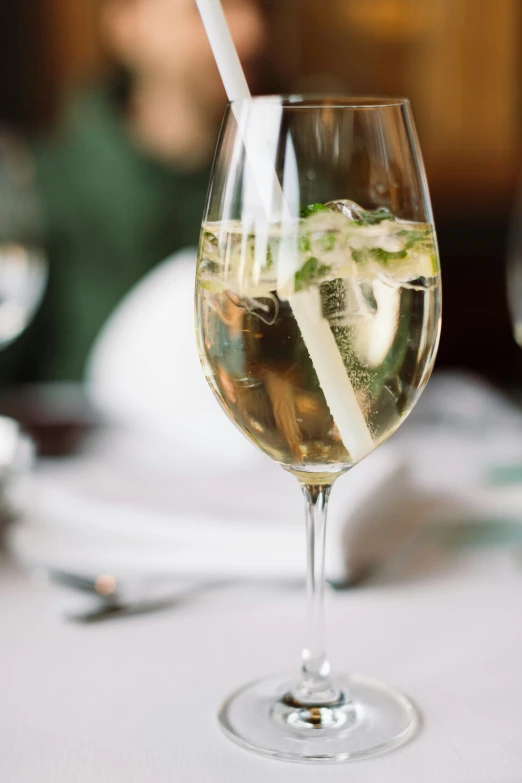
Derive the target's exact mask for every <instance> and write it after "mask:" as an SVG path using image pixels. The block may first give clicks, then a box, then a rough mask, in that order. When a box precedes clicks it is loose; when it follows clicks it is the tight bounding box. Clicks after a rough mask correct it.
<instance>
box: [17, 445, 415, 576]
mask: <svg viewBox="0 0 522 783" xmlns="http://www.w3.org/2000/svg"><path fill="white" fill-rule="evenodd" d="M254 453H255V452H254ZM412 500H413V497H412V492H411V486H410V484H409V481H408V471H407V469H406V468H405V466H404V465H403V464H401V462H400V460H398V458H397V454H396V453H395V451H394V450H393V449H383V450H382V451H381V452H380V453H376V454H375V455H372V457H370V458H368V460H367V461H366V463H365V464H363V465H361V466H360V467H358V468H356V469H354V471H353V473H351V474H350V475H348V476H344V477H342V478H341V479H339V481H338V483H337V485H336V486H335V488H334V490H333V492H332V499H331V508H330V518H329V533H328V539H327V540H328V550H327V562H328V576H329V578H330V579H332V580H335V581H339V582H345V581H350V580H354V579H356V578H357V577H358V576H359V575H360V574H362V573H363V572H364V571H366V570H367V569H369V568H371V567H372V565H373V564H374V563H375V562H379V561H381V560H382V558H383V557H385V556H386V555H387V554H389V553H390V552H391V551H393V549H394V548H395V547H396V546H398V545H399V544H400V543H401V541H402V540H404V538H405V536H407V535H408V534H409V533H410V531H411V528H412V526H413V525H415V523H416V521H417V520H416V518H415V515H414V513H412V512H413V505H412ZM361 533H363V534H361ZM10 546H11V549H12V551H14V552H15V553H16V554H17V556H18V557H19V559H20V560H22V561H23V562H24V563H25V564H27V565H31V566H41V567H55V568H62V569H64V570H74V571H81V572H86V573H99V572H110V573H118V574H119V575H123V574H125V575H128V574H138V575H147V574H153V573H158V572H162V573H163V572H165V573H169V574H172V575H177V576H180V577H198V578H199V577H205V578H207V577H212V578H214V577H224V578H228V577H255V578H265V577H266V578H275V577H278V578H279V577H280V578H289V579H293V578H300V577H302V576H303V575H304V567H305V532H304V507H303V501H302V498H301V495H300V492H299V488H298V484H297V481H296V480H295V479H294V478H293V477H291V476H290V475H289V474H286V473H285V472H284V471H283V470H281V468H279V467H277V466H276V465H274V464H272V463H271V462H270V461H269V460H268V459H263V457H262V456H260V457H259V459H252V460H251V461H250V464H249V466H248V467H245V466H243V469H242V470H235V471H223V470H221V471H220V470H219V469H214V470H213V471H209V472H208V473H204V474H202V473H201V472H199V473H193V472H187V470H186V468H184V467H183V465H182V464H181V463H178V464H177V463H176V459H175V458H173V457H172V455H171V454H168V453H166V452H160V451H159V449H158V448H156V449H154V450H151V451H150V452H147V453H145V452H144V447H143V441H142V440H141V439H136V438H135V437H134V436H130V435H129V434H126V435H124V434H119V435H118V434H116V433H112V434H111V436H110V437H109V436H106V437H104V438H102V439H101V440H99V441H98V442H97V443H96V444H93V445H92V446H91V453H90V454H87V455H84V456H82V457H80V458H77V459H75V460H68V461H63V462H51V461H49V462H44V463H42V464H41V465H40V467H39V469H38V471H37V473H36V475H35V481H34V510H33V512H32V513H30V514H28V515H27V516H26V518H25V519H24V520H23V521H21V522H20V523H19V524H18V525H17V526H15V527H13V528H12V530H11V532H10Z"/></svg>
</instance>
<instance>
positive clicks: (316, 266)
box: [294, 256, 332, 291]
mask: <svg viewBox="0 0 522 783" xmlns="http://www.w3.org/2000/svg"><path fill="white" fill-rule="evenodd" d="M331 269H332V267H330V266H328V265H327V264H321V262H320V261H319V259H318V258H315V257H314V256H310V258H308V259H307V260H306V261H305V263H304V264H303V266H302V267H301V269H299V271H298V272H296V273H295V282H294V285H295V290H296V291H301V290H302V289H303V288H305V286H307V285H309V284H310V283H313V282H314V281H315V280H317V279H319V278H321V277H324V275H327V274H328V273H329V272H330V271H331Z"/></svg>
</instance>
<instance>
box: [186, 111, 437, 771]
mask: <svg viewBox="0 0 522 783" xmlns="http://www.w3.org/2000/svg"><path fill="white" fill-rule="evenodd" d="M274 172H275V176H274ZM440 309H441V288H440V271H439V261H438V252H437V244H436V238H435V233H434V226H433V218H432V212H431V206H430V200H429V194H428V190H427V184H426V178H425V174H424V169H423V164H422V160H421V154H420V150H419V144H418V140H417V135H416V132H415V128H414V123H413V119H412V114H411V110H410V105H409V102H408V101H407V100H405V99H397V100H396V99H390V100H388V99H374V98H369V99H359V98H357V99H352V98H349V99H344V98H338V97H336V98H324V97H320V98H305V97H289V98H282V97H278V96H275V97H273V96H271V97H260V98H254V99H251V100H242V101H238V102H234V103H232V104H230V105H229V107H228V109H227V112H226V115H225V119H224V123H223V126H222V131H221V135H220V140H219V143H218V149H217V153H216V158H215V161H214V167H213V173H212V177H211V183H210V189H209V195H208V199H207V205H206V209H205V214H204V218H203V227H202V232H201V240H200V247H199V257H198V266H197V280H196V322H197V334H198V348H199V352H200V356H201V361H202V364H203V368H204V371H205V374H206V377H207V380H208V382H209V384H210V386H211V388H212V390H213V391H214V393H215V395H216V397H217V399H218V400H219V402H220V403H221V406H222V407H223V409H224V411H225V412H226V414H227V415H228V416H229V417H230V418H231V420H232V421H233V422H234V423H235V424H236V425H237V427H238V428H239V429H240V430H241V431H242V432H243V433H244V434H245V436H246V437H247V438H248V439H249V440H250V441H251V442H252V443H253V444H255V445H256V446H257V447H258V448H260V449H261V450H262V451H263V452H265V453H266V454H268V455H269V456H270V457H271V458H272V459H273V460H275V461H276V462H277V463H278V464H279V465H281V467H282V468H284V469H285V470H287V471H289V472H290V473H291V474H293V475H294V476H295V477H296V478H297V480H298V481H299V483H300V485H301V488H302V491H303V495H304V499H305V508H306V537H307V551H308V555H307V557H308V563H307V593H308V618H309V619H308V631H307V636H306V644H305V647H304V650H303V653H302V664H301V674H300V676H296V677H294V678H292V677H291V676H290V677H289V676H275V677H270V678H268V679H263V680H260V681H257V682H254V683H252V684H250V685H247V686H245V687H243V688H241V689H240V690H239V691H237V692H236V693H235V694H234V695H232V696H231V697H230V698H229V699H228V700H227V701H226V702H225V704H224V705H223V707H222V708H221V711H220V714H219V720H220V722H221V726H222V728H223V729H224V730H225V732H226V734H227V735H228V736H229V737H230V738H231V739H233V740H235V741H236V742H238V743H239V744H241V745H243V746H246V747H247V748H249V749H251V750H254V751H256V752H258V753H261V754H263V755H268V756H275V757H279V758H285V759H290V760H296V761H345V760H349V759H355V758H361V757H367V756H371V755H374V754H376V753H381V752H383V751H384V750H387V749H391V748H393V747H396V746H398V745H400V744H402V743H403V742H405V741H406V740H407V739H408V738H409V737H411V736H412V735H413V733H414V732H415V730H416V727H417V725H418V717H417V711H416V709H415V707H414V706H413V705H412V703H411V702H410V701H409V700H408V699H407V698H406V697H405V696H403V695H402V694H401V693H399V692H397V691H395V690H394V689H392V688H390V687H388V686H386V685H383V684H381V683H379V682H376V681H373V680H371V679H368V678H367V677H363V676H360V675H344V674H337V673H334V674H332V673H331V671H330V665H329V662H328V659H327V657H326V653H325V649H324V641H323V595H324V552H325V530H326V510H327V504H328V497H329V495H330V491H331V489H332V485H333V484H334V482H335V480H336V479H337V478H338V477H339V476H340V475H341V474H343V473H345V472H346V471H348V470H350V469H351V468H352V467H354V465H356V463H358V462H359V461H360V460H361V459H363V458H364V457H366V456H367V455H368V454H369V453H370V452H371V451H373V449H375V448H376V447H377V446H378V445H379V444H380V443H382V442H383V441H384V440H386V439H387V438H388V437H389V436H390V435H391V434H392V433H393V432H394V431H395V430H396V429H397V427H398V426H399V425H400V424H401V423H402V422H403V421H404V420H405V418H406V417H407V415H408V414H409V413H410V411H411V409H412V408H413V406H414V404H415V403H416V401H417V399H418V398H419V395H420V394H421V392H422V390H423V388H424V386H425V384H426V382H427V380H428V378H429V375H430V373H431V370H432V366H433V362H434V359H435V354H436V350H437V345H438V339H439V331H440Z"/></svg>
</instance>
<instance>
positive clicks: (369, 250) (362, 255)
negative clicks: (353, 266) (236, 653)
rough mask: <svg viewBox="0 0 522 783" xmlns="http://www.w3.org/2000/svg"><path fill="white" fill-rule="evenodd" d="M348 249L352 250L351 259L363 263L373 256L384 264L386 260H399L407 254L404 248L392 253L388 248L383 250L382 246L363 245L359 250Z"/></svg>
mask: <svg viewBox="0 0 522 783" xmlns="http://www.w3.org/2000/svg"><path fill="white" fill-rule="evenodd" d="M350 249H351V251H352V258H353V260H354V261H355V262H356V263H358V264H362V263H364V262H365V261H366V260H367V259H368V258H374V259H375V260H376V261H380V262H381V263H384V264H385V263H387V262H388V261H399V260H400V259H401V258H406V256H407V255H408V253H407V252H406V250H397V251H396V252H394V253H392V252H390V251H388V250H383V249H382V247H363V248H361V249H360V250H354V249H353V248H350Z"/></svg>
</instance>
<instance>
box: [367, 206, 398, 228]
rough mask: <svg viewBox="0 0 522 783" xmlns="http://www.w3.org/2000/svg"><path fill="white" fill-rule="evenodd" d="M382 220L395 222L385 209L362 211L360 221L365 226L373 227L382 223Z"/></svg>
mask: <svg viewBox="0 0 522 783" xmlns="http://www.w3.org/2000/svg"><path fill="white" fill-rule="evenodd" d="M383 220H395V218H394V217H393V214H392V213H391V212H390V210H389V209H387V208H386V207H380V208H379V209H373V210H366V209H365V210H363V215H362V221H363V223H364V224H365V225H367V226H375V225H376V224H377V223H382V222H383Z"/></svg>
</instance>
